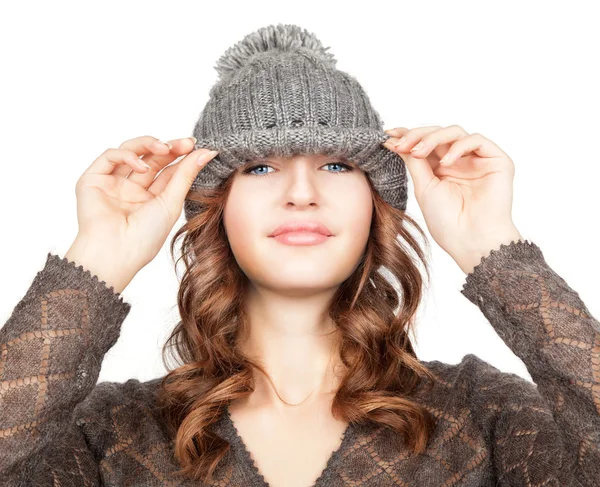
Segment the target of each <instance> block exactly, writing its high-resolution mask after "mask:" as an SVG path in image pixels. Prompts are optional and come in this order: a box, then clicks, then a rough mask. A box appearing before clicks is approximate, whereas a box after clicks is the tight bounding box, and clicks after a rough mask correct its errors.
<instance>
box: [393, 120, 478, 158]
mask: <svg viewBox="0 0 600 487" xmlns="http://www.w3.org/2000/svg"><path fill="white" fill-rule="evenodd" d="M467 135H469V134H468V133H467V131H466V130H465V129H463V128H462V127H461V126H459V125H450V126H449V127H444V128H441V129H439V130H435V131H433V132H430V133H428V134H426V135H425V136H423V137H422V138H421V140H419V141H418V143H417V144H413V145H411V144H410V143H409V144H404V145H402V146H400V148H401V149H403V150H410V153H411V154H412V155H413V156H414V157H427V156H428V155H429V154H430V153H431V152H432V151H433V152H434V153H435V155H437V159H436V161H435V162H436V163H438V162H439V158H440V157H441V156H443V155H444V154H446V152H448V149H449V146H450V144H453V143H454V142H455V141H456V140H459V139H462V138H463V137H466V136H467Z"/></svg>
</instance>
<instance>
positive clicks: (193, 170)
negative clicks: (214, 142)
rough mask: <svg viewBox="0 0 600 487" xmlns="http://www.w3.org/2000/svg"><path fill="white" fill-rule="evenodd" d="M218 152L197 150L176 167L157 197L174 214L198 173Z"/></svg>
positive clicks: (179, 211) (177, 212)
mask: <svg viewBox="0 0 600 487" xmlns="http://www.w3.org/2000/svg"><path fill="white" fill-rule="evenodd" d="M217 154H218V152H216V151H210V150H208V149H204V148H202V149H198V150H195V151H194V152H192V153H190V154H188V155H187V156H186V157H184V158H183V159H182V160H181V161H179V162H178V163H177V164H176V166H177V169H176V170H175V173H174V174H173V175H172V176H171V177H170V180H169V182H168V183H167V185H166V186H165V188H164V190H163V191H162V192H161V193H160V194H158V195H157V198H162V200H163V201H164V203H165V205H166V207H167V208H169V209H170V210H171V211H172V212H173V213H174V214H178V215H179V214H180V213H181V209H182V208H183V203H184V201H185V197H186V196H187V194H188V193H189V191H190V188H191V186H192V183H193V182H194V180H195V179H196V176H197V175H198V172H199V171H201V170H202V168H204V166H205V165H206V164H208V162H209V161H211V160H212V159H213V158H214V157H215V156H216V155H217Z"/></svg>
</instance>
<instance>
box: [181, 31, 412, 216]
mask: <svg viewBox="0 0 600 487" xmlns="http://www.w3.org/2000/svg"><path fill="white" fill-rule="evenodd" d="M327 49H329V48H324V47H323V45H322V43H321V42H320V41H319V40H318V39H317V38H316V37H315V36H314V34H311V33H309V32H307V31H306V30H305V29H301V28H300V27H298V26H296V25H289V24H287V25H282V24H278V25H269V26H267V27H263V28H261V29H259V30H257V31H256V32H253V33H251V34H248V35H247V36H246V37H244V38H243V39H242V40H241V41H239V42H238V43H237V44H235V45H234V46H232V47H230V48H229V49H228V50H227V51H226V52H225V54H223V56H222V57H221V58H220V59H219V61H218V62H217V65H216V67H215V69H216V70H217V72H218V73H219V79H218V81H217V82H216V84H215V85H214V86H213V87H212V88H211V90H210V94H209V96H210V98H209V100H208V102H207V103H206V106H205V107H204V109H203V111H202V112H201V114H200V116H199V119H198V121H197V122H196V126H195V128H194V131H193V135H194V137H196V138H197V139H198V142H197V143H196V145H195V149H198V148H201V147H203V148H210V149H214V150H218V151H220V152H219V154H218V155H217V156H216V157H214V158H213V159H212V160H211V161H210V162H208V164H206V166H204V167H203V168H202V169H201V170H200V171H199V173H198V176H197V177H196V180H195V181H194V183H193V184H192V190H195V189H201V188H214V187H216V186H218V185H219V184H220V183H221V182H223V181H224V180H225V179H226V178H227V177H228V176H229V175H230V174H231V173H232V172H233V171H235V170H236V169H237V168H239V167H241V166H242V165H244V164H245V163H247V162H249V161H251V160H255V159H259V158H263V157H272V156H278V157H289V156H292V155H295V154H327V155H336V156H342V157H345V158H347V159H349V160H351V161H352V162H354V163H356V164H357V165H358V166H359V167H360V168H361V169H362V170H363V171H365V172H366V173H367V176H368V177H369V178H370V179H371V181H372V183H373V186H374V187H375V189H376V190H377V191H378V193H379V194H381V196H382V198H383V199H385V200H386V201H387V202H388V203H389V204H391V205H392V206H394V207H396V208H398V209H401V210H405V209H406V201H407V175H406V167H405V165H404V161H403V160H402V158H401V157H400V156H399V155H398V154H396V153H395V152H392V151H390V150H389V149H388V148H386V147H384V146H383V145H382V143H383V142H385V141H386V140H387V139H389V138H390V136H389V135H388V134H386V133H385V132H384V131H383V121H382V120H381V118H380V116H379V114H378V113H377V112H376V111H375V110H374V109H373V107H372V106H371V102H370V100H369V98H368V96H367V94H366V92H365V90H364V89H363V88H362V86H361V85H360V84H359V82H358V81H357V80H356V79H355V78H354V77H353V76H351V75H349V74H348V73H345V72H344V71H340V70H338V69H336V68H335V65H336V63H337V61H336V60H335V58H334V57H333V55H332V54H330V53H328V52H326V51H327ZM200 209H201V207H200V205H199V204H197V203H196V202H194V201H191V200H189V199H186V201H185V204H184V213H185V218H186V220H189V219H190V218H191V217H192V216H193V215H194V214H196V213H197V212H198V211H199V210H200Z"/></svg>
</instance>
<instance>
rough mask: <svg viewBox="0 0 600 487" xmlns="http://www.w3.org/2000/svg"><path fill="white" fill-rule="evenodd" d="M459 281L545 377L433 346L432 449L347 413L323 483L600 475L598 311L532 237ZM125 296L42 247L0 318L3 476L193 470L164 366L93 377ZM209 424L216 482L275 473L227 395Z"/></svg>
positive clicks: (10, 480)
mask: <svg viewBox="0 0 600 487" xmlns="http://www.w3.org/2000/svg"><path fill="white" fill-rule="evenodd" d="M461 293H462V294H463V295H464V296H466V298H467V299H469V301H471V302H473V303H474V304H475V305H476V306H477V307H479V309H480V310H481V312H482V313H483V314H484V316H485V317H486V318H487V319H488V320H489V322H490V323H491V325H492V326H493V328H494V329H495V330H496V332H497V333H498V335H499V336H500V337H501V338H502V340H504V342H505V343H506V344H507V346H508V347H510V349H511V350H512V351H513V352H514V353H515V354H516V355H517V356H518V357H519V358H520V359H521V360H523V362H524V364H525V365H526V367H527V370H528V371H529V373H530V375H531V377H532V379H533V380H534V382H535V384H533V383H531V382H530V381H527V380H525V379H523V378H521V377H520V376H518V375H516V374H512V373H504V372H501V371H499V370H498V369H496V368H495V367H493V366H491V365H490V364H488V363H487V362H485V361H483V360H482V359H480V358H478V357H477V356H476V355H473V354H468V355H466V356H464V357H463V359H462V361H461V362H460V363H459V364H457V365H450V364H446V363H442V362H439V361H437V360H436V361H431V362H423V363H424V364H426V365H427V366H428V367H429V368H430V370H432V372H434V374H436V376H437V378H438V379H439V380H438V381H436V383H435V386H434V388H433V389H432V390H431V391H430V392H428V393H422V391H424V389H422V388H420V389H418V391H417V394H416V395H415V399H416V400H419V401H421V402H422V403H423V404H424V405H426V407H427V408H428V409H429V411H431V412H432V413H433V415H434V416H435V417H436V419H437V425H436V429H435V431H434V435H433V436H432V437H431V440H430V443H429V446H428V449H427V451H426V452H425V453H423V454H421V455H414V454H412V453H411V452H408V451H406V449H404V448H403V447H402V442H401V441H400V438H399V437H398V435H397V434H396V433H395V432H394V431H393V430H390V429H389V428H387V427H384V428H382V427H380V426H378V427H375V426H366V425H365V424H354V423H350V425H349V427H348V429H347V430H346V432H345V433H344V436H343V441H342V443H341V446H340V447H339V448H338V449H337V450H335V451H334V452H332V454H331V457H330V458H329V461H328V463H327V466H326V467H325V469H324V470H323V472H322V473H321V476H320V478H319V479H318V480H317V481H316V483H315V484H314V486H313V487H325V486H335V487H342V486H344V487H348V486H355V487H371V486H373V487H374V486H377V487H382V486H383V487H386V486H401V487H409V486H410V487H433V486H435V487H440V486H464V487H467V486H470V487H475V486H528V487H529V486H545V487H550V486H553V487H558V486H561V487H562V486H588V487H592V486H594V487H597V486H599V485H600V326H599V323H598V321H597V320H596V319H594V318H593V317H592V316H591V315H590V312H589V311H588V309H587V308H586V306H585V304H584V303H583V302H582V301H581V300H580V298H579V295H578V294H577V293H576V292H575V291H574V290H573V289H571V288H570V287H569V286H568V285H567V283H566V282H565V281H564V280H563V279H562V278H561V277H560V276H558V275H557V274H556V273H555V272H554V271H553V270H552V269H551V268H550V267H549V266H548V265H547V264H546V262H545V259H544V257H543V255H542V252H541V251H540V249H539V247H537V246H536V245H535V244H534V243H531V242H528V241H518V242H512V243H511V244H509V245H501V246H500V248H499V249H496V250H492V252H491V253H490V255H488V256H487V257H484V258H483V259H482V261H481V263H480V264H479V265H478V266H477V267H475V269H474V270H473V272H471V273H470V274H468V275H467V276H466V281H465V282H464V285H463V288H462V290H461ZM130 308H131V305H130V304H128V303H127V302H125V301H123V297H122V296H121V295H120V294H117V293H115V292H114V289H113V288H109V287H107V285H106V283H104V282H103V281H99V280H98V278H97V276H93V275H91V274H90V272H89V271H86V270H84V269H83V267H82V266H77V265H76V264H75V263H73V262H70V261H68V260H66V259H65V258H60V257H58V256H57V255H53V254H51V253H48V256H47V260H46V263H45V266H44V268H43V269H42V270H41V271H40V272H38V274H37V275H36V277H35V279H34V280H33V283H32V284H31V287H30V288H29V290H28V291H27V293H26V295H25V296H24V297H23V299H22V300H21V301H20V302H19V303H18V304H17V306H16V307H15V308H14V310H13V312H12V314H11V316H10V317H9V319H8V321H7V322H6V324H5V325H4V327H3V328H2V329H0V485H2V486H5V485H10V486H14V485H35V486H62V487H67V486H99V485H112V486H117V485H118V486H124V485H132V486H142V485H143V486H178V485H180V486H192V485H199V484H198V483H193V482H182V481H180V480H177V479H174V478H173V476H172V475H170V473H172V472H173V471H175V470H176V469H177V465H176V463H175V459H174V457H173V450H172V448H173V442H172V440H171V439H170V438H169V437H168V436H167V435H166V433H165V429H164V427H163V425H161V423H160V421H159V420H158V416H157V413H156V411H155V410H154V409H153V404H154V402H153V401H154V397H155V396H154V395H155V391H156V388H157V385H158V384H159V382H160V378H157V379H153V380H150V381H147V382H139V381H138V380H137V379H130V380H128V381H126V382H125V383H118V382H101V383H97V379H98V375H99V372H100V366H101V364H102V360H103V357H104V354H105V353H106V352H107V351H108V350H109V349H110V348H111V347H112V346H113V345H114V344H115V342H116V341H117V339H118V337H119V333H120V330H121V325H122V323H123V320H124V319H125V318H126V317H127V315H128V313H129V310H130ZM211 428H212V429H213V431H215V432H217V433H218V434H219V435H220V436H222V437H223V438H225V439H227V440H228V441H229V442H230V444H231V449H230V450H229V451H228V452H227V454H226V456H225V457H224V459H223V460H222V462H221V463H220V464H219V466H218V468H217V471H216V476H215V481H214V483H213V484H212V485H214V486H220V487H238V486H250V487H269V486H268V484H267V482H266V481H265V479H264V478H263V477H262V475H261V473H260V472H259V471H258V470H257V468H256V466H255V465H254V463H253V460H252V457H251V454H250V453H249V451H248V450H247V449H246V447H245V445H244V443H243V441H242V439H241V438H240V436H239V435H238V432H237V430H236V429H235V426H234V424H233V423H232V421H231V417H230V416H229V414H228V412H227V410H226V409H224V410H223V414H222V415H221V416H220V418H219V421H218V422H217V423H213V424H212V425H211ZM272 487H275V486H272ZM277 487H279V486H277ZM307 487H309V486H307Z"/></svg>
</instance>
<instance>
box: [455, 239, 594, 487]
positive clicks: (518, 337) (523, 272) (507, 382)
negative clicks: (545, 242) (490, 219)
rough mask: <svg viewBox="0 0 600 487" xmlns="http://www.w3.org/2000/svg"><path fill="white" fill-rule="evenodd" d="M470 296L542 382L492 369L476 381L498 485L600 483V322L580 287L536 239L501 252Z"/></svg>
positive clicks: (476, 278) (476, 273) (478, 274)
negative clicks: (563, 273) (558, 268)
mask: <svg viewBox="0 0 600 487" xmlns="http://www.w3.org/2000/svg"><path fill="white" fill-rule="evenodd" d="M461 293H462V294H463V295H464V296H466V297H467V299H469V300H470V301H471V302H473V303H474V304H475V305H477V306H478V307H479V309H480V310H481V312H482V313H483V314H484V315H485V317H486V318H487V319H488V321H489V322H490V324H491V325H492V327H493V328H494V329H495V330H496V332H497V333H498V335H499V336H500V337H501V338H502V340H503V341H504V342H505V343H506V345H507V346H508V347H509V348H510V349H511V350H512V351H513V352H514V353H515V355H517V356H518V357H519V358H520V359H521V360H522V361H523V363H524V364H525V366H526V367H527V370H528V372H529V374H530V375H531V378H532V379H533V381H534V382H535V385H534V384H531V383H530V382H529V381H525V380H523V379H521V380H519V379H517V377H518V376H516V375H515V374H502V373H500V372H499V371H498V370H497V369H495V368H493V367H491V366H489V365H487V366H484V368H483V369H482V370H483V371H484V373H483V374H481V376H480V377H479V378H478V379H477V381H478V382H477V387H478V388H479V389H480V398H482V400H485V403H486V407H485V409H486V410H487V412H488V413H489V414H488V415H487V416H486V419H485V424H487V425H488V426H489V427H490V428H491V429H492V430H493V431H492V432H493V439H494V442H495V443H494V465H495V467H496V469H497V475H498V479H499V481H500V484H499V485H502V486H508V485H511V486H512V485H515V486H516V485H519V486H521V485H560V486H570V485H577V486H589V487H592V486H594V487H595V486H598V485H600V324H599V323H598V321H597V320H596V319H595V318H594V317H593V316H592V315H591V313H590V312H589V310H588V309H587V307H586V306H585V304H584V303H583V302H582V301H581V299H580V297H579V295H578V293H577V292H576V291H574V290H573V289H571V288H570V287H569V286H568V284H567V283H566V282H565V280H564V279H562V278H561V277H560V276H559V275H557V274H556V273H555V272H554V271H553V270H552V269H551V268H550V267H549V266H548V264H547V263H546V261H545V259H544V257H543V254H542V252H541V250H540V248H539V247H538V246H537V245H535V244H534V243H531V242H528V241H513V242H511V243H510V244H508V245H505V244H501V245H500V247H499V248H498V249H495V250H492V251H491V253H490V255H489V256H487V257H484V258H483V259H482V260H481V263H480V264H479V265H477V266H476V267H475V268H474V269H473V272H471V273H470V274H468V275H467V276H466V282H465V283H464V286H463V289H462V290H461ZM480 365H481V364H480ZM485 371H487V372H488V373H485ZM536 385H537V388H536V387H535V386H536Z"/></svg>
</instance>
